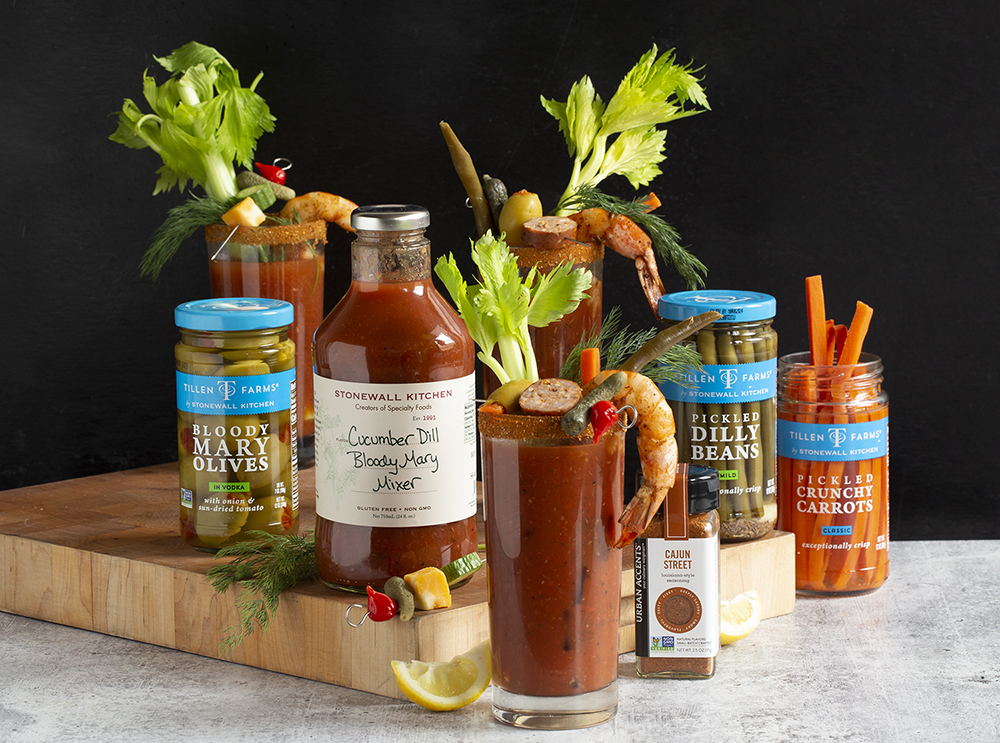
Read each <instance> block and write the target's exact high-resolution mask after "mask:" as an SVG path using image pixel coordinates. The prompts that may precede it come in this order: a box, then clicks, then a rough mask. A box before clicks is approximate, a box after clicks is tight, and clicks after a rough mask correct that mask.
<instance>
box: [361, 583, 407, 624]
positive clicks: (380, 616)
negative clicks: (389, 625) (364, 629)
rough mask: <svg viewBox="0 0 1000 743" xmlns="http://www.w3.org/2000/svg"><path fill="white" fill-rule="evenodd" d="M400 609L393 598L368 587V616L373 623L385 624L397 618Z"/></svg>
mask: <svg viewBox="0 0 1000 743" xmlns="http://www.w3.org/2000/svg"><path fill="white" fill-rule="evenodd" d="M398 611H399V609H398V607H397V606H396V602H395V601H393V600H392V597H391V596H387V595H386V594H384V593H379V592H378V591H376V590H375V589H374V588H372V587H371V586H368V616H369V617H370V618H371V620H372V621H373V622H385V621H387V620H389V619H392V618H393V617H394V616H396V612H398Z"/></svg>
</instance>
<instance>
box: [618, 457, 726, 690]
mask: <svg viewBox="0 0 1000 743" xmlns="http://www.w3.org/2000/svg"><path fill="white" fill-rule="evenodd" d="M718 507H719V473H718V472H717V471H716V470H714V469H711V468H709V467H701V466H698V465H688V464H684V463H681V464H678V465H677V478H676V479H675V480H674V486H673V487H672V488H670V490H669V491H668V493H667V497H666V498H665V499H664V501H663V508H662V509H661V511H660V513H658V514H657V516H656V517H654V520H653V521H652V522H650V525H649V526H648V527H647V528H646V530H645V531H644V532H643V533H642V535H641V536H640V538H639V539H636V540H635V668H636V673H637V674H638V675H639V676H642V677H643V678H689V679H698V678H711V677H712V676H714V675H715V659H716V656H718V654H719V644H720V642H719V513H718V511H717V510H716V509H718Z"/></svg>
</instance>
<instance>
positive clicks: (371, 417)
mask: <svg viewBox="0 0 1000 743" xmlns="http://www.w3.org/2000/svg"><path fill="white" fill-rule="evenodd" d="M429 224H430V214H429V213H428V212H427V210H426V209H424V208H422V207H419V206H411V205H399V204H391V205H382V206H363V207H359V208H358V209H357V210H355V211H354V212H353V213H352V215H351V225H352V226H353V227H354V228H355V229H356V230H357V238H356V240H355V241H354V243H353V244H352V246H351V266H352V268H351V271H352V273H351V285H350V287H349V289H348V290H347V293H346V294H345V295H344V297H343V298H342V299H341V300H340V302H339V303H338V304H337V306H336V307H334V308H333V310H332V311H331V312H330V314H329V315H328V316H327V317H326V319H325V320H324V321H323V323H322V324H321V325H320V327H319V328H318V329H317V331H316V336H315V339H314V359H315V362H314V363H315V379H314V382H315V387H314V390H315V393H314V394H315V406H316V563H317V567H318V569H319V575H320V578H321V579H322V580H323V581H324V582H325V583H327V584H328V585H331V586H334V587H337V588H344V589H347V590H363V589H364V587H365V586H366V585H367V584H369V583H371V584H376V585H381V584H382V583H384V582H385V580H387V579H388V578H390V577H392V576H395V575H399V576H401V575H405V574H406V573H410V572H413V571H415V570H418V569H420V568H422V567H427V566H429V565H431V566H435V567H443V566H444V565H446V564H448V563H449V562H452V561H453V560H457V559H458V558H460V557H464V556H465V555H467V554H469V553H471V552H475V551H476V549H477V546H478V534H477V529H476V414H475V347H474V345H473V342H472V339H471V338H470V337H469V334H468V331H467V330H466V328H465V325H464V323H463V322H462V320H461V318H459V316H458V314H457V313H456V312H455V311H454V310H453V309H452V307H451V305H449V304H448V303H447V302H446V301H445V300H444V298H443V297H442V296H441V295H440V294H439V293H438V292H437V290H436V289H435V288H434V285H433V282H432V279H431V254H430V241H429V240H428V239H427V238H426V237H425V235H424V230H425V229H426V228H427V227H428V225H429Z"/></svg>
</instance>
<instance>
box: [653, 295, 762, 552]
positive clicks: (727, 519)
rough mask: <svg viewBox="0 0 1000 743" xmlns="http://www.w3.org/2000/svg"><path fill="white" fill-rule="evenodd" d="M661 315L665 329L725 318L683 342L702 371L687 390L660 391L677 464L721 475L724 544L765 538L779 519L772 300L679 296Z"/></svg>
mask: <svg viewBox="0 0 1000 743" xmlns="http://www.w3.org/2000/svg"><path fill="white" fill-rule="evenodd" d="M658 310H659V314H660V317H661V318H663V320H664V322H665V323H666V324H667V325H668V327H669V325H671V324H674V323H677V322H680V321H682V320H684V319H686V318H688V317H693V316H695V315H697V314H700V313H702V312H707V311H709V310H715V311H716V312H718V313H720V314H721V315H722V319H721V320H718V321H716V322H714V323H712V324H711V325H709V326H708V327H707V328H704V329H702V330H699V331H698V333H697V334H696V335H695V336H694V337H693V338H691V339H688V340H687V341H685V343H686V344H687V345H689V346H693V347H694V348H696V349H697V350H698V352H699V353H700V354H701V359H702V363H703V371H702V372H700V373H693V374H691V375H689V376H688V378H687V385H688V386H683V385H680V384H677V383H675V382H665V383H663V384H662V385H661V387H660V389H661V390H662V391H663V396H664V397H665V398H666V399H667V401H668V402H669V403H670V407H671V408H672V409H673V412H674V420H675V423H676V426H677V434H676V437H677V450H678V458H679V460H680V461H682V462H689V463H691V464H700V465H704V466H706V467H712V468H713V469H717V470H718V471H719V480H720V483H721V488H722V489H721V492H720V495H719V518H720V519H721V521H722V529H721V535H722V541H723V542H742V541H748V540H751V539H757V538H758V537H762V536H764V535H765V534H767V533H768V532H769V531H770V530H771V529H772V528H773V527H774V524H775V522H776V521H777V516H778V509H777V505H776V503H775V492H776V483H775V467H776V464H775V395H776V376H777V374H776V369H777V347H778V335H777V333H775V332H774V330H773V329H772V328H771V321H772V320H773V318H774V311H775V301H774V297H772V296H770V295H767V294H760V293H757V292H738V291H722V290H702V291H689V292H676V293H674V294H667V295H666V296H664V297H662V298H661V299H660V303H659V308H658Z"/></svg>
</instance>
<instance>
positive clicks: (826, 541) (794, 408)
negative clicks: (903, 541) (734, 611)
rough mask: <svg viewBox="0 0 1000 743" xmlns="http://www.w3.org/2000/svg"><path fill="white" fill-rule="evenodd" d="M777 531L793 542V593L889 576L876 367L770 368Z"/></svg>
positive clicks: (877, 582)
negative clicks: (773, 372)
mask: <svg viewBox="0 0 1000 743" xmlns="http://www.w3.org/2000/svg"><path fill="white" fill-rule="evenodd" d="M778 503H779V506H780V507H779V517H778V526H779V528H780V529H782V530H784V531H790V532H793V533H794V534H795V544H796V546H795V587H796V589H797V590H798V591H799V592H801V593H814V594H851V593H863V592H867V591H871V590H873V589H875V588H878V587H879V586H881V585H882V584H883V583H884V582H885V579H886V578H887V577H888V575H889V396H888V395H887V394H886V392H885V390H883V389H882V360H881V359H880V358H878V357H877V356H874V355H872V354H867V353H863V354H861V357H860V359H859V361H858V363H857V364H845V365H842V366H841V365H838V366H813V365H811V364H810V354H809V353H808V352H803V353H794V354H790V355H788V356H783V357H782V358H781V359H780V361H779V362H778Z"/></svg>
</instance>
